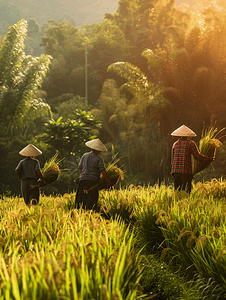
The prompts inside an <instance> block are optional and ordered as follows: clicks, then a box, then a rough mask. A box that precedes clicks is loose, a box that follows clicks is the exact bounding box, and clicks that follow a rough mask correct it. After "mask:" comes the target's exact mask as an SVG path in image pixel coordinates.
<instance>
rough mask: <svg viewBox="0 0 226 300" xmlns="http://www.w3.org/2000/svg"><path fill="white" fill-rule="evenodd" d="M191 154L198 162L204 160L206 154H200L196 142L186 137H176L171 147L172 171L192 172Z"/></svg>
mask: <svg viewBox="0 0 226 300" xmlns="http://www.w3.org/2000/svg"><path fill="white" fill-rule="evenodd" d="M192 155H193V156H194V158H195V159H196V160H198V161H199V162H202V161H205V160H206V158H207V156H205V155H202V154H201V153H200V152H199V150H198V147H197V146H196V143H195V142H193V141H191V140H188V139H186V138H180V139H178V140H177V141H176V142H175V143H174V144H173V147H172V170H171V174H173V173H186V174H192Z"/></svg>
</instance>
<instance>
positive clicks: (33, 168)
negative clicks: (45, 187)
mask: <svg viewBox="0 0 226 300" xmlns="http://www.w3.org/2000/svg"><path fill="white" fill-rule="evenodd" d="M19 154H20V155H22V156H26V158H24V159H22V160H21V161H20V162H19V164H18V166H17V167H16V169H15V172H16V175H17V176H18V177H19V179H20V180H21V193H22V196H23V198H24V202H25V203H26V204H27V205H29V204H30V203H31V202H32V203H31V204H38V203H39V187H38V186H37V187H34V188H31V187H30V186H31V185H37V180H38V179H39V178H40V179H41V181H43V183H44V184H46V181H45V179H44V178H43V176H42V173H41V171H40V164H39V161H38V160H37V159H35V158H34V157H36V156H38V155H41V154H42V151H41V150H39V149H38V148H37V147H35V146H34V145H32V144H29V145H27V146H26V147H25V148H23V149H22V150H21V151H20V152H19Z"/></svg>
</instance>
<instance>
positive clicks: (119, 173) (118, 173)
mask: <svg viewBox="0 0 226 300" xmlns="http://www.w3.org/2000/svg"><path fill="white" fill-rule="evenodd" d="M117 162H118V160H117V161H115V162H114V163H112V164H110V165H109V166H108V167H107V169H106V173H107V176H108V179H109V180H110V182H111V187H112V186H114V185H116V184H117V183H118V182H119V181H120V180H123V179H124V171H123V170H122V169H120V168H118V167H117V166H116V163H117ZM106 188H107V185H106V181H105V178H104V177H103V176H101V178H100V180H99V181H98V183H97V184H95V185H94V186H92V187H91V188H90V189H89V190H90V191H94V190H103V189H106Z"/></svg>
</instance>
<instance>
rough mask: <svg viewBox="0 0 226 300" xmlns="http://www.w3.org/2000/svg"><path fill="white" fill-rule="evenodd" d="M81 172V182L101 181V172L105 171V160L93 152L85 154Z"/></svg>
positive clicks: (80, 167) (80, 165)
mask: <svg viewBox="0 0 226 300" xmlns="http://www.w3.org/2000/svg"><path fill="white" fill-rule="evenodd" d="M78 167H79V169H80V170H81V173H80V178H79V180H92V181H96V182H97V181H99V179H100V174H101V172H102V171H103V170H104V169H105V166H104V161H103V158H102V157H101V156H100V155H98V154H96V153H95V152H93V151H91V152H89V153H85V154H84V155H83V156H82V158H81V161H80V163H79V166H78Z"/></svg>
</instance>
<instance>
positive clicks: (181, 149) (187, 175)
mask: <svg viewBox="0 0 226 300" xmlns="http://www.w3.org/2000/svg"><path fill="white" fill-rule="evenodd" d="M171 135H172V136H175V137H179V139H178V140H177V141H176V142H175V143H174V144H173V146H172V169H171V174H172V176H173V178H174V187H175V189H176V190H181V189H182V190H186V191H187V192H189V193H190V192H191V181H192V179H193V175H192V155H193V156H194V158H195V159H196V160H198V161H200V162H201V161H210V160H212V159H213V158H209V157H207V156H205V155H202V154H201V153H200V152H199V150H198V147H197V145H196V143H195V142H193V141H191V140H190V138H191V137H194V136H196V134H195V133H194V131H192V130H191V129H190V128H188V127H187V126H185V125H182V126H181V127H179V128H178V129H176V130H174V131H173V132H172V133H171Z"/></svg>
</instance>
